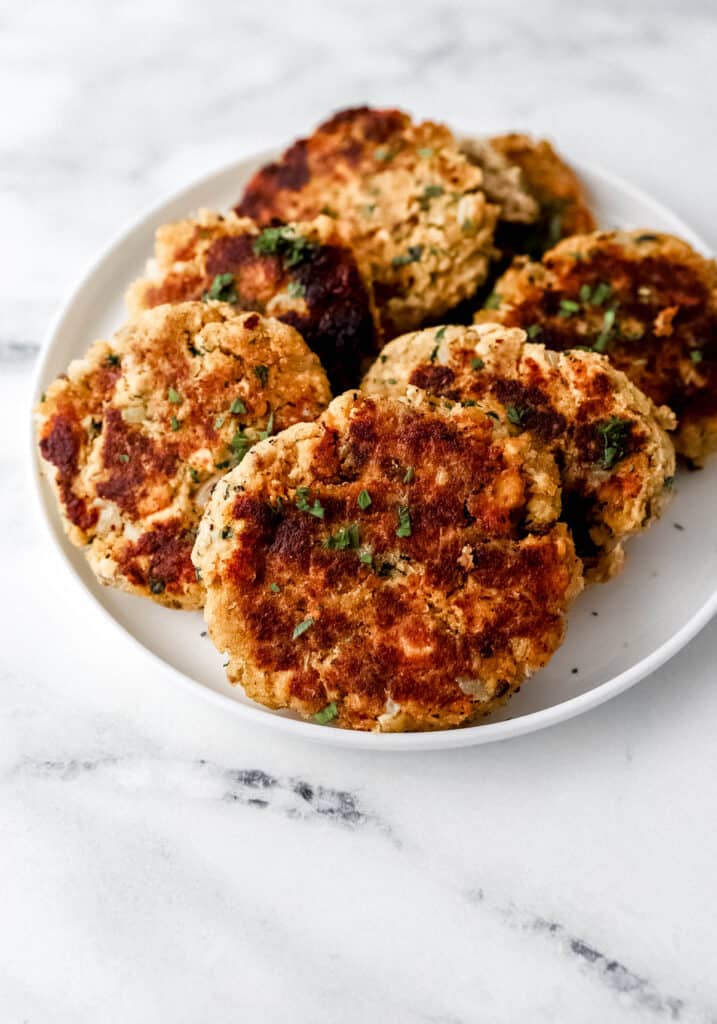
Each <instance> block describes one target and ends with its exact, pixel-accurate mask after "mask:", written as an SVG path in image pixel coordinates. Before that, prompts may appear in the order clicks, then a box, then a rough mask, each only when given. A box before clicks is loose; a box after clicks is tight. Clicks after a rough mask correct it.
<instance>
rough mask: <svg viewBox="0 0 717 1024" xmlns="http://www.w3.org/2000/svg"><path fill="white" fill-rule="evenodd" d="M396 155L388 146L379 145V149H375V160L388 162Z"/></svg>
mask: <svg viewBox="0 0 717 1024" xmlns="http://www.w3.org/2000/svg"><path fill="white" fill-rule="evenodd" d="M395 155H396V154H395V152H394V151H393V150H392V149H389V148H388V146H379V147H378V149H374V151H373V156H374V160H380V161H381V162H382V163H388V161H389V160H393V158H394V157H395Z"/></svg>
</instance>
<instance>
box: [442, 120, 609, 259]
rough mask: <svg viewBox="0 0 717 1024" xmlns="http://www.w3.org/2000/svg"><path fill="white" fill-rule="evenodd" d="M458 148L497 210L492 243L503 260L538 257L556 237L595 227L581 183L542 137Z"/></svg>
mask: <svg viewBox="0 0 717 1024" xmlns="http://www.w3.org/2000/svg"><path fill="white" fill-rule="evenodd" d="M461 148H462V150H463V151H464V152H465V153H466V155H467V156H468V158H469V159H470V160H472V161H473V162H474V163H475V164H477V165H478V166H479V167H481V168H482V169H483V173H484V176H485V191H486V194H487V196H488V199H489V200H490V201H491V202H495V203H496V204H497V205H498V206H499V207H500V215H499V220H498V226H497V229H496V236H495V244H496V248H497V249H499V250H500V252H501V254H502V255H503V257H504V258H505V259H508V260H510V259H512V257H513V256H516V255H519V254H525V255H528V256H530V257H531V258H533V259H539V258H540V257H541V256H542V254H543V253H544V252H545V250H546V249H549V248H550V247H551V246H553V245H555V244H556V243H557V242H559V241H560V239H561V238H567V237H568V236H569V235H577V234H584V233H585V232H588V231H594V230H595V228H596V227H597V224H596V221H595V217H594V215H593V212H592V210H591V209H590V206H589V204H588V198H587V194H586V192H585V188H584V186H583V184H582V182H581V181H580V179H579V178H578V176H577V174H576V173H575V171H574V170H573V169H572V167H570V166H569V165H568V164H567V163H566V162H565V161H564V160H563V158H562V157H561V156H560V155H559V154H558V153H557V152H556V151H555V149H554V148H553V146H552V145H551V144H550V142H548V140H547V139H534V138H531V137H530V136H529V135H522V134H518V133H516V132H512V133H510V134H507V135H495V136H493V137H492V138H489V139H480V138H479V139H471V138H467V139H463V140H462V142H461ZM526 197H527V198H526Z"/></svg>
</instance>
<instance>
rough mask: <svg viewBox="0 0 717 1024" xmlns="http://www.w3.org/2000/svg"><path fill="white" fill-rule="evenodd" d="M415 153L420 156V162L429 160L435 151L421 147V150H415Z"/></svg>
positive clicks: (427, 147)
mask: <svg viewBox="0 0 717 1024" xmlns="http://www.w3.org/2000/svg"><path fill="white" fill-rule="evenodd" d="M416 152H417V153H418V155H419V156H420V158H421V160H430V158H431V157H432V156H433V154H434V152H435V150H434V149H432V148H431V147H430V146H423V147H422V148H421V149H417V150H416Z"/></svg>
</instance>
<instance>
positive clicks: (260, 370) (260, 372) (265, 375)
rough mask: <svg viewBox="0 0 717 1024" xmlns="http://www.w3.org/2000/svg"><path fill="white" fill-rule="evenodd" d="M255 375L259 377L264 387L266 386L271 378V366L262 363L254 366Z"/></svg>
mask: <svg viewBox="0 0 717 1024" xmlns="http://www.w3.org/2000/svg"><path fill="white" fill-rule="evenodd" d="M254 375H255V376H256V378H257V379H258V381H259V383H260V384H261V386H262V387H263V388H265V387H266V382H267V381H268V379H269V368H268V367H267V366H264V365H263V363H260V364H259V366H255V367H254Z"/></svg>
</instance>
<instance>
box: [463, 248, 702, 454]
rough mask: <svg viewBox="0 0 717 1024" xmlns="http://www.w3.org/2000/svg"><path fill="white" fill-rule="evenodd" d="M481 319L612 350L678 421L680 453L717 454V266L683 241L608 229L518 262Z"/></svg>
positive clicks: (550, 343)
mask: <svg viewBox="0 0 717 1024" xmlns="http://www.w3.org/2000/svg"><path fill="white" fill-rule="evenodd" d="M495 301H496V303H497V306H496V308H492V309H490V310H483V311H482V312H481V313H479V314H477V316H476V319H478V320H484V321H485V320H499V321H500V322H501V323H504V324H506V325H508V326H511V327H523V328H524V329H526V330H528V331H529V332H530V333H531V335H533V336H534V337H535V339H536V340H537V341H540V342H542V343H543V344H544V345H546V347H547V348H553V349H568V348H576V347H587V348H590V349H592V350H593V351H595V352H601V353H603V352H604V353H606V354H607V355H608V356H609V358H610V361H611V362H612V363H613V365H614V366H616V367H617V368H618V369H619V370H622V371H623V372H624V373H625V374H627V376H628V377H629V378H630V380H632V382H633V383H634V384H636V385H637V387H639V388H640V389H641V390H642V391H644V392H645V394H646V395H648V396H649V397H650V398H651V399H652V400H653V402H655V404H656V405H668V406H669V407H670V408H671V409H672V410H673V411H674V413H675V415H676V416H677V431H676V433H675V435H674V438H673V439H674V442H675V447H676V448H677V451H678V452H679V453H680V454H682V455H683V456H685V458H687V459H688V460H690V461H691V462H693V463H695V464H697V465H699V464H701V463H702V462H703V461H704V459H705V457H706V456H707V455H709V454H710V453H711V452H713V451H715V450H717V265H715V262H714V260H711V259H706V258H705V257H704V256H701V255H700V254H699V253H698V252H695V250H694V249H692V247H691V246H689V245H688V244H687V243H686V242H683V241H682V240H681V239H679V238H675V237H674V236H673V235H665V234H657V233H655V232H649V231H644V230H638V231H603V232H595V233H593V234H589V235H580V236H576V237H574V238H568V239H565V240H564V241H562V242H561V243H560V244H559V245H557V246H556V247H555V248H554V249H551V250H550V252H547V253H546V254H545V256H544V257H543V259H542V261H541V262H540V263H531V262H529V261H527V260H516V261H515V262H514V264H513V265H512V266H511V268H510V269H509V270H508V271H507V272H506V273H505V274H504V275H503V277H502V278H501V279H500V280H499V281H498V283H497V284H496V287H495Z"/></svg>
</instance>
